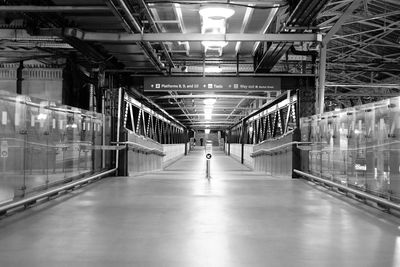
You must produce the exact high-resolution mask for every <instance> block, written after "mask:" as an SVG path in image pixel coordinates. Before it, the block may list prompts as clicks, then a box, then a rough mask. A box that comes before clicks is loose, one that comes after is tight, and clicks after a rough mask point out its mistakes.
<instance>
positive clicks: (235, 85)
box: [144, 77, 281, 92]
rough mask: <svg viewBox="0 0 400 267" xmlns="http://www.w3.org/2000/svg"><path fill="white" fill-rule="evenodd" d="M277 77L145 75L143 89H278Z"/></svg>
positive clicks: (278, 79)
mask: <svg viewBox="0 0 400 267" xmlns="http://www.w3.org/2000/svg"><path fill="white" fill-rule="evenodd" d="M280 90H281V79H280V78H279V77H145V78H144V91H146V92H160V91H161V92H162V91H210V92H224V91H230V92H231V91H238V92H242V91H255V92H265V91H279V92H280Z"/></svg>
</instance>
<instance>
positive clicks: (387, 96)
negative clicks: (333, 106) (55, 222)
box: [325, 93, 399, 98]
mask: <svg viewBox="0 0 400 267" xmlns="http://www.w3.org/2000/svg"><path fill="white" fill-rule="evenodd" d="M325 96H326V97H334V98H349V97H385V98H390V97H397V96H399V94H398V93H389V94H388V93H340V94H339V93H337V94H335V93H326V94H325Z"/></svg>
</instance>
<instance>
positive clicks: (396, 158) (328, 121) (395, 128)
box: [300, 97, 400, 203]
mask: <svg viewBox="0 0 400 267" xmlns="http://www.w3.org/2000/svg"><path fill="white" fill-rule="evenodd" d="M399 118H400V97H396V98H391V99H387V100H383V101H379V102H375V103H370V104H366V105H361V106H357V107H352V108H347V109H343V110H339V111H333V112H327V113H324V114H322V115H315V116H312V117H307V118H301V120H300V129H301V141H303V142H310V143H311V144H310V145H309V146H304V147H302V149H303V151H302V156H303V158H304V159H305V160H304V162H305V164H304V165H303V166H302V167H301V168H302V171H303V172H306V173H309V174H311V175H314V176H318V177H320V178H322V179H325V180H328V181H331V182H334V183H336V184H340V185H343V186H345V187H348V188H353V189H357V190H359V191H362V192H367V193H369V194H372V195H375V196H378V197H381V198H385V199H389V200H391V201H393V202H396V203H400V119H399Z"/></svg>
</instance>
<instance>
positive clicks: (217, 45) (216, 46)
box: [201, 41, 228, 49]
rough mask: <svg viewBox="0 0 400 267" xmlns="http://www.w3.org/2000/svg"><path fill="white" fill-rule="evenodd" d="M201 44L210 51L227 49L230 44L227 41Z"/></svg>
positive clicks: (203, 42)
mask: <svg viewBox="0 0 400 267" xmlns="http://www.w3.org/2000/svg"><path fill="white" fill-rule="evenodd" d="M201 44H202V45H203V46H205V47H207V48H209V49H219V48H222V47H225V46H226V45H227V44H228V42H225V41H202V42H201Z"/></svg>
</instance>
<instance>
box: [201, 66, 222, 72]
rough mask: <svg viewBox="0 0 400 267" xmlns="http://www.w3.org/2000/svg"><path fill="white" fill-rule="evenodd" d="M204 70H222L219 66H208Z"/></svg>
mask: <svg viewBox="0 0 400 267" xmlns="http://www.w3.org/2000/svg"><path fill="white" fill-rule="evenodd" d="M204 72H207V73H219V72H222V69H221V68H220V67H219V66H208V67H206V68H205V69H204Z"/></svg>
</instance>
